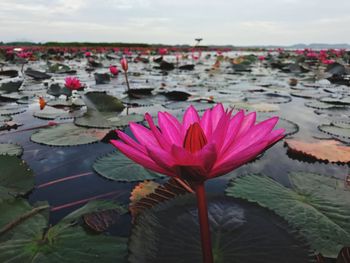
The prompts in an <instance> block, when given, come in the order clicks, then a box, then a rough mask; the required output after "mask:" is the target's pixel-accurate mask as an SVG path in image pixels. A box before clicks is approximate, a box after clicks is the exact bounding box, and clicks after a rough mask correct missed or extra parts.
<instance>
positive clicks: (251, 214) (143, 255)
mask: <svg viewBox="0 0 350 263" xmlns="http://www.w3.org/2000/svg"><path fill="white" fill-rule="evenodd" d="M208 212H209V224H210V228H211V238H212V245H213V256H214V262H215V263H227V262H242V263H243V262H244V263H255V262H261V263H264V262H266V263H267V262H269V263H271V262H285V263H287V262H288V263H292V262H295V263H297V262H298V263H299V262H313V261H312V259H311V258H310V251H309V249H308V248H307V246H305V242H303V241H302V240H301V239H299V238H298V237H297V236H296V234H295V232H293V231H288V230H287V224H286V223H285V222H284V221H282V220H281V219H280V218H279V217H277V216H276V215H274V214H272V213H269V212H268V211H266V210H265V209H262V208H260V207H257V206H252V205H249V204H247V203H243V202H237V201H234V200H232V199H229V198H225V199H224V198H215V199H214V198H211V199H209V203H208ZM129 250H130V254H129V261H130V263H138V262H144V263H148V262H149V263H151V262H152V263H157V262H162V263H163V262H168V263H175V262H182V263H187V262H188V263H192V262H202V256H201V243H200V233H199V224H198V216H197V209H196V199H195V197H194V195H187V196H183V197H177V198H176V199H174V200H172V201H169V202H166V203H163V204H160V205H158V206H156V207H154V208H152V209H150V210H147V211H145V212H144V213H143V214H142V215H140V216H139V217H138V218H137V220H136V223H135V225H134V228H133V230H132V235H131V238H130V243H129Z"/></svg>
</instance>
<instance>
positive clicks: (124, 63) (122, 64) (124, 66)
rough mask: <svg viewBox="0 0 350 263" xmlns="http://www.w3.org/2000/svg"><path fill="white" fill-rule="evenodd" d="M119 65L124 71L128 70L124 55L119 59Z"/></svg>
mask: <svg viewBox="0 0 350 263" xmlns="http://www.w3.org/2000/svg"><path fill="white" fill-rule="evenodd" d="M120 65H121V66H122V69H123V70H124V72H127V71H128V69H129V66H128V61H127V59H126V58H125V57H124V58H122V59H121V60H120Z"/></svg>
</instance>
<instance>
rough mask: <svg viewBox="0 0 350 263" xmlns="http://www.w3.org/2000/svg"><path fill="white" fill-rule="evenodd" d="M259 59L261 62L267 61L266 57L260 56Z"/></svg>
mask: <svg viewBox="0 0 350 263" xmlns="http://www.w3.org/2000/svg"><path fill="white" fill-rule="evenodd" d="M258 59H259V60H260V61H264V60H265V59H266V57H265V56H258Z"/></svg>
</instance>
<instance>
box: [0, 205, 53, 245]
mask: <svg viewBox="0 0 350 263" xmlns="http://www.w3.org/2000/svg"><path fill="white" fill-rule="evenodd" d="M0 211H1V217H0V242H2V241H5V240H9V239H10V238H11V237H12V236H13V234H14V233H16V232H20V231H22V230H23V229H22V227H23V224H33V225H35V224H36V223H39V224H45V223H46V221H47V217H48V213H47V211H48V205H46V204H45V205H42V206H38V207H32V206H31V205H30V204H28V202H27V201H25V200H24V199H21V198H8V199H6V200H3V201H2V202H0ZM44 212H45V213H44Z"/></svg>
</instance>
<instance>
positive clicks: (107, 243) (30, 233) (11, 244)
mask: <svg viewBox="0 0 350 263" xmlns="http://www.w3.org/2000/svg"><path fill="white" fill-rule="evenodd" d="M46 226H47V222H46V220H44V219H41V220H35V221H34V220H31V221H26V222H25V223H23V224H21V226H20V228H18V230H17V231H16V232H15V233H14V235H13V237H12V238H11V239H10V240H8V241H5V242H2V243H0V261H1V262H32V263H46V262H48V263H49V262H50V263H56V262H57V263H62V262H67V263H68V262H72V261H74V262H96V261H98V262H111V263H112V262H121V263H122V262H126V255H127V244H126V242H127V240H126V239H125V238H119V237H109V236H104V235H91V234H88V233H87V232H85V230H84V229H83V228H82V227H80V226H76V227H69V226H61V225H58V226H55V227H51V228H49V229H48V231H47V232H46V233H44V232H43V230H44V229H45V228H46Z"/></svg>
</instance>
